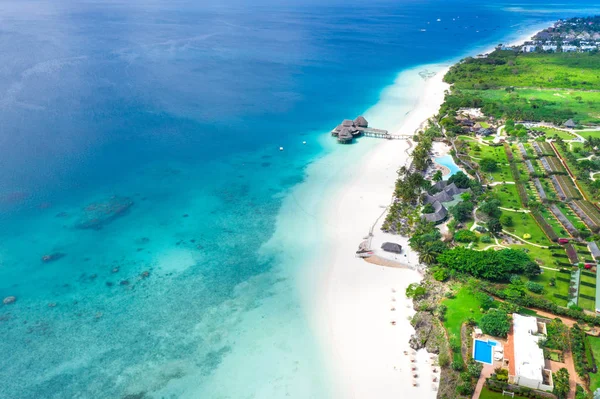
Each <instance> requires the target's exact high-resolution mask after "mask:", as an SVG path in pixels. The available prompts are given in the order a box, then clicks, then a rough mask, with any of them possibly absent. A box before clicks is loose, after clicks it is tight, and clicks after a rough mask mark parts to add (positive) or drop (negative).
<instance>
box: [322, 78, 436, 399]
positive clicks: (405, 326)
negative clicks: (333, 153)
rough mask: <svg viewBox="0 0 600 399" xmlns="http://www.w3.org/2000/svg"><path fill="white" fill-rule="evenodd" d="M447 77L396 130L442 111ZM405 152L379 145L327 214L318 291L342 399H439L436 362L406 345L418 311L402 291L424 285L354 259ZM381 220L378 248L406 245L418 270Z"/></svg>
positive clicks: (412, 275) (400, 146) (430, 86)
mask: <svg viewBox="0 0 600 399" xmlns="http://www.w3.org/2000/svg"><path fill="white" fill-rule="evenodd" d="M444 72H445V71H440V72H438V73H437V74H436V76H434V77H433V78H430V79H429V80H428V81H427V82H426V83H425V85H424V86H425V87H424V90H423V91H422V94H421V95H420V98H419V100H418V103H417V104H416V107H415V108H414V109H413V110H412V111H411V112H410V114H409V115H408V116H407V117H406V118H405V121H404V123H403V124H402V126H400V127H399V128H398V131H399V132H403V133H406V132H414V131H415V130H416V129H417V128H418V127H419V125H420V124H421V123H422V122H423V121H424V120H426V119H427V118H429V117H430V116H431V115H433V114H435V113H436V112H437V110H438V108H439V105H440V104H441V102H442V101H443V96H444V91H445V90H446V88H447V85H446V84H444V83H443V82H442V77H443V75H444ZM367 114H368V113H367ZM361 144H363V143H361ZM408 147H409V146H408V143H407V142H406V141H400V140H398V141H382V142H379V143H377V144H376V145H375V147H374V148H373V149H371V150H370V151H369V153H368V154H367V155H366V156H365V157H364V158H363V159H362V160H361V162H360V165H359V166H357V167H351V168H350V170H349V172H350V173H352V177H351V179H350V181H348V182H347V183H345V184H344V186H343V189H341V190H337V191H336V192H335V194H334V195H333V197H328V199H330V201H331V202H330V203H331V204H335V206H329V207H328V209H327V211H326V214H325V215H323V218H324V219H325V220H326V224H325V226H326V237H327V238H326V241H327V242H328V243H330V244H331V251H330V257H328V259H327V264H326V265H323V266H324V267H327V268H328V271H327V275H326V276H325V279H324V281H325V282H324V284H323V285H322V286H321V287H320V288H321V292H320V297H321V300H320V301H319V302H320V304H321V305H322V308H321V320H320V324H321V326H320V328H323V329H324V330H325V331H327V336H326V337H325V339H326V342H327V345H326V346H327V348H326V349H327V350H328V351H329V352H330V353H331V356H332V357H333V359H334V362H333V364H332V367H333V369H334V372H335V374H336V375H337V378H338V381H340V384H341V385H342V389H341V391H342V392H343V397H344V398H381V399H385V398H398V397H405V396H407V395H415V397H418V398H434V397H435V396H436V392H435V391H434V389H433V385H435V384H434V383H433V382H432V379H433V377H434V375H435V376H437V378H438V379H439V373H438V374H433V373H432V363H433V362H432V360H431V359H430V357H429V355H428V354H427V353H426V352H424V351H421V352H420V353H419V354H417V356H416V362H415V363H412V362H411V355H410V354H411V353H412V352H413V351H412V350H411V349H410V347H409V346H408V340H409V338H410V335H411V334H412V333H413V329H412V327H411V326H410V323H409V318H410V316H411V315H412V314H413V313H414V311H413V310H412V302H411V301H409V300H408V299H407V298H406V297H405V294H404V291H405V290H406V287H407V286H408V285H409V284H410V283H412V282H417V281H419V280H420V279H421V276H420V274H419V273H417V272H415V271H412V270H406V269H397V268H389V267H382V266H377V265H373V264H370V263H367V262H365V261H364V260H362V259H360V258H357V257H355V251H356V250H357V248H358V245H359V243H360V242H361V241H362V240H363V238H364V237H365V236H366V235H367V234H368V232H369V228H370V226H371V225H372V224H373V223H374V222H375V220H377V218H378V217H379V216H380V215H381V214H382V212H383V211H384V208H385V207H386V206H387V205H389V203H390V200H391V194H392V192H393V187H394V183H395V180H396V178H397V174H396V171H397V170H398V168H399V167H400V166H402V165H403V164H405V162H406V161H407V160H408V155H407V154H406V153H405V150H407V149H408ZM382 220H383V218H382V219H380V221H379V224H378V226H376V227H375V229H374V233H375V237H374V238H373V243H372V244H373V248H379V247H380V246H381V243H382V242H384V241H388V240H389V241H394V242H398V243H401V244H402V246H403V248H404V249H405V250H406V253H408V256H407V257H405V256H404V255H398V256H397V257H398V260H399V261H401V262H403V263H412V264H415V263H416V261H417V259H416V255H415V254H413V253H412V252H411V251H410V249H409V248H408V245H407V242H406V239H404V238H401V237H398V236H392V235H387V234H383V233H382V232H381V231H380V230H379V227H380V223H381V222H382ZM392 309H395V310H392ZM392 321H394V322H395V323H396V325H392ZM405 351H407V352H408V353H409V355H405V353H404V352H405ZM412 366H416V371H414V372H413V371H412V370H411V368H412ZM413 374H417V375H418V377H417V378H416V381H417V382H418V386H417V387H413V385H412V384H413Z"/></svg>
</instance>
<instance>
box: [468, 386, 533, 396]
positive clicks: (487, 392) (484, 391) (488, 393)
mask: <svg viewBox="0 0 600 399" xmlns="http://www.w3.org/2000/svg"><path fill="white" fill-rule="evenodd" d="M506 398H510V396H502V392H494V391H490V390H489V389H488V388H487V387H486V386H484V387H483V388H482V389H481V395H479V399H506ZM515 398H516V399H519V398H525V396H519V395H515Z"/></svg>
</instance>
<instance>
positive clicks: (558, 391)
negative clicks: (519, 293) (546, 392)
mask: <svg viewBox="0 0 600 399" xmlns="http://www.w3.org/2000/svg"><path fill="white" fill-rule="evenodd" d="M552 380H553V381H554V390H553V391H552V392H553V393H554V394H555V395H556V396H557V397H558V399H565V398H566V397H567V395H568V394H569V371H568V370H567V369H566V368H564V367H563V368H561V369H559V370H557V371H556V372H555V373H553V375H552Z"/></svg>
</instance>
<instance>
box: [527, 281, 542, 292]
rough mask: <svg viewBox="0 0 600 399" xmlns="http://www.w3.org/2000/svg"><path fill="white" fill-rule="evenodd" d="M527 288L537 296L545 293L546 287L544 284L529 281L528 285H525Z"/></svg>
mask: <svg viewBox="0 0 600 399" xmlns="http://www.w3.org/2000/svg"><path fill="white" fill-rule="evenodd" d="M525 287H527V289H528V290H529V291H531V292H534V293H536V294H541V293H542V292H544V286H543V285H542V284H538V283H534V282H533V281H528V282H527V284H525Z"/></svg>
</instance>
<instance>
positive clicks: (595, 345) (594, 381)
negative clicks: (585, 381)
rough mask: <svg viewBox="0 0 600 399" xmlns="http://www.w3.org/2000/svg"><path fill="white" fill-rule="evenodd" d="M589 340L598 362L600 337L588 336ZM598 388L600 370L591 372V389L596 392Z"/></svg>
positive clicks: (599, 357) (599, 386)
mask: <svg viewBox="0 0 600 399" xmlns="http://www.w3.org/2000/svg"><path fill="white" fill-rule="evenodd" d="M587 340H588V343H589V344H590V347H591V348H592V352H593V353H594V359H596V362H598V361H599V360H600V337H592V336H588V337H587ZM598 388H600V372H597V373H590V390H591V391H592V392H594V391H595V390H596V389H598Z"/></svg>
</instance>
